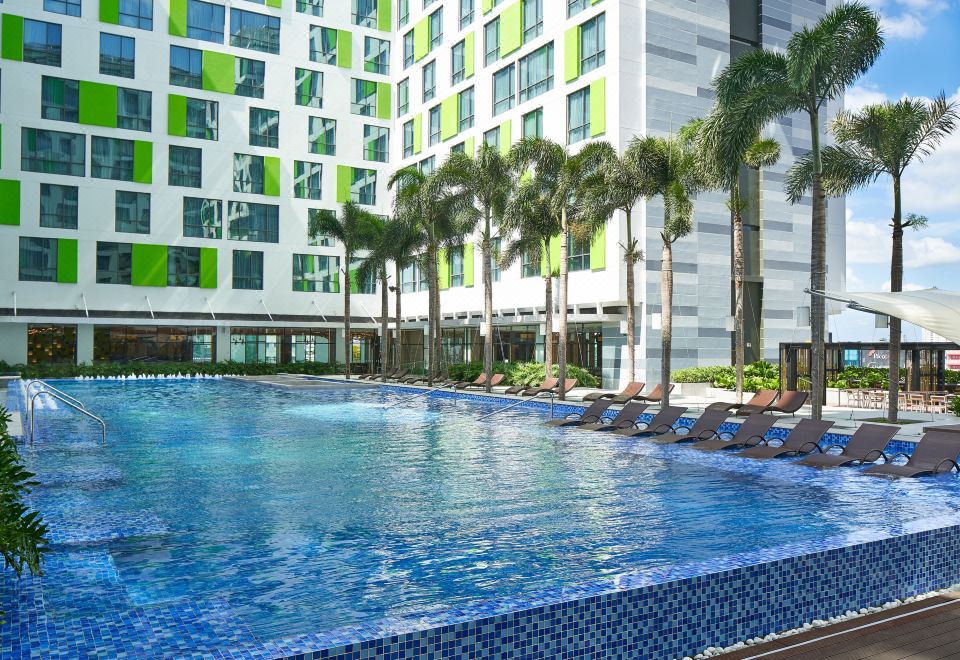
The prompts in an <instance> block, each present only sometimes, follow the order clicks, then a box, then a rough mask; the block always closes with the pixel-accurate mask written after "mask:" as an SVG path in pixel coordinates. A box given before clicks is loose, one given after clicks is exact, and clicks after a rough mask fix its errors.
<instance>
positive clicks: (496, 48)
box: [483, 16, 500, 66]
mask: <svg viewBox="0 0 960 660" xmlns="http://www.w3.org/2000/svg"><path fill="white" fill-rule="evenodd" d="M483 52H484V56H483V61H484V63H485V64H486V65H488V66H489V65H491V64H493V63H494V62H496V61H497V60H498V59H500V17H499V16H498V17H497V18H495V19H493V20H492V21H490V22H489V23H487V24H486V25H484V26H483Z"/></svg>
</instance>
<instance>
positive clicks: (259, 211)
mask: <svg viewBox="0 0 960 660" xmlns="http://www.w3.org/2000/svg"><path fill="white" fill-rule="evenodd" d="M228 213H229V217H228V220H227V238H229V239H230V240H231V241H257V242H260V243H279V242H280V207H279V206H275V205H273V204H254V203H253V202H230V204H229V209H228Z"/></svg>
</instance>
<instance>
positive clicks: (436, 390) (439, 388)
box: [391, 385, 457, 406]
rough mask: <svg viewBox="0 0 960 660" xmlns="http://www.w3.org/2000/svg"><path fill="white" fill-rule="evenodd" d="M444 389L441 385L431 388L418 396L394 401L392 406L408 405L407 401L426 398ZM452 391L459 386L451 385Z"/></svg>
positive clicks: (417, 394) (418, 393)
mask: <svg viewBox="0 0 960 660" xmlns="http://www.w3.org/2000/svg"><path fill="white" fill-rule="evenodd" d="M442 389H444V388H443V385H440V386H439V387H431V388H430V389H429V390H424V391H423V392H417V393H416V394H414V395H412V396H408V397H406V398H404V399H400V400H399V401H394V402H393V403H392V404H391V405H394V406H396V405H399V404H401V403H406V402H407V401H411V400H412V399H416V398H417V397H418V396H425V395H427V394H430V393H431V392H439V391H440V390H442ZM450 389H451V390H455V389H457V386H456V385H451V386H450Z"/></svg>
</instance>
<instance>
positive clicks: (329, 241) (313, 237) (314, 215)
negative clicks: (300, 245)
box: [307, 209, 337, 247]
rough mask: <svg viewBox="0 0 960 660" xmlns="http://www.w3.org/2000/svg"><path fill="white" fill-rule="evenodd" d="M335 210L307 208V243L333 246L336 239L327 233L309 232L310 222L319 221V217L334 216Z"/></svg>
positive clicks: (316, 245) (335, 215)
mask: <svg viewBox="0 0 960 660" xmlns="http://www.w3.org/2000/svg"><path fill="white" fill-rule="evenodd" d="M336 217H337V212H336V211H331V210H330V209H308V210H307V218H308V219H307V245H309V246H311V247H334V246H335V245H336V244H337V239H335V238H334V237H333V236H329V235H327V234H310V233H309V227H310V225H311V224H314V223H317V222H319V221H320V218H336Z"/></svg>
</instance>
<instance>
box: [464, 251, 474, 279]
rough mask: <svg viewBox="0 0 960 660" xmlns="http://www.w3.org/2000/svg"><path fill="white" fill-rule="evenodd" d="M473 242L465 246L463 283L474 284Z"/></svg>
mask: <svg viewBox="0 0 960 660" xmlns="http://www.w3.org/2000/svg"><path fill="white" fill-rule="evenodd" d="M473 250H474V248H473V243H465V244H464V246H463V285H464V286H473V261H474V259H473Z"/></svg>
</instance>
